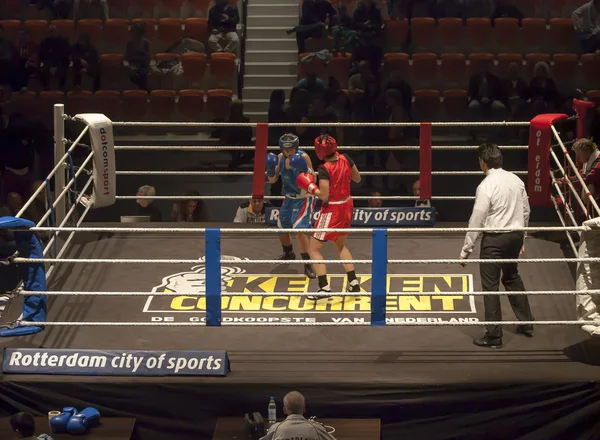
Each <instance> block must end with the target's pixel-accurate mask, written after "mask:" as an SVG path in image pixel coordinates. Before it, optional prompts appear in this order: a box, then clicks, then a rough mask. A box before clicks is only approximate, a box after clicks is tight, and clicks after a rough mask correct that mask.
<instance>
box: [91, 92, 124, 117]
mask: <svg viewBox="0 0 600 440" xmlns="http://www.w3.org/2000/svg"><path fill="white" fill-rule="evenodd" d="M93 105H94V110H95V111H97V112H99V113H102V114H104V115H106V116H107V117H108V118H109V119H110V120H112V121H116V120H118V119H119V116H120V114H121V92H119V91H118V90H98V91H97V92H96V93H94V103H93Z"/></svg>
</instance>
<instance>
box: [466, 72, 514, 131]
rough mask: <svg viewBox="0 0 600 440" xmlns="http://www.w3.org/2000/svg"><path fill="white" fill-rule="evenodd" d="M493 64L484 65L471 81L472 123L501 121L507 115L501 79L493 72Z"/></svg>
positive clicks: (470, 104)
mask: <svg viewBox="0 0 600 440" xmlns="http://www.w3.org/2000/svg"><path fill="white" fill-rule="evenodd" d="M491 69H492V65H491V62H489V61H486V62H484V63H482V69H481V71H480V72H479V73H476V74H475V75H473V76H472V77H471V79H470V81H469V99H470V102H469V108H468V110H469V114H470V117H471V120H472V121H480V120H492V121H501V120H502V119H504V116H505V114H506V107H505V106H504V104H503V103H502V101H503V99H504V90H503V87H502V83H501V81H500V78H498V77H497V76H496V75H494V74H493V73H492V72H491Z"/></svg>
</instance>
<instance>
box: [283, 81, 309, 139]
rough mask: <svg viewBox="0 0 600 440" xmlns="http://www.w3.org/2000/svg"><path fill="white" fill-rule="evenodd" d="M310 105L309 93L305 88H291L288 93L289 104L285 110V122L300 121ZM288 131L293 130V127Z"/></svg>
mask: <svg viewBox="0 0 600 440" xmlns="http://www.w3.org/2000/svg"><path fill="white" fill-rule="evenodd" d="M309 107H310V93H308V90H306V89H296V88H295V87H294V88H293V89H292V92H291V93H290V105H289V106H288V108H287V109H286V110H285V119H286V121H287V122H300V121H301V120H302V118H304V117H305V116H306V115H307V114H308V109H309ZM289 131H293V132H295V127H294V128H291V129H290V130H289Z"/></svg>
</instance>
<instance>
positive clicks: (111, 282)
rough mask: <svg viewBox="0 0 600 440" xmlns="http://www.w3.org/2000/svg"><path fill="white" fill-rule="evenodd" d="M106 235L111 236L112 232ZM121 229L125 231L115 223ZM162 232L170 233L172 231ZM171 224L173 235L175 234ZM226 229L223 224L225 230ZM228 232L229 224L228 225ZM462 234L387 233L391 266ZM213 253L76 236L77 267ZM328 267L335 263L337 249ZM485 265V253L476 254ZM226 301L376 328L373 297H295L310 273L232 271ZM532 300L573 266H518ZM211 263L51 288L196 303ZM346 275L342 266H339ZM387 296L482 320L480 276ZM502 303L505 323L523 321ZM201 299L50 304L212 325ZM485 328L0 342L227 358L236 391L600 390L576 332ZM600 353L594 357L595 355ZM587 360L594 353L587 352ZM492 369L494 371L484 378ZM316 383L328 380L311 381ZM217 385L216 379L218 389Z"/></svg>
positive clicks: (355, 244) (88, 271) (457, 241)
mask: <svg viewBox="0 0 600 440" xmlns="http://www.w3.org/2000/svg"><path fill="white" fill-rule="evenodd" d="M105 226H107V225H105ZM111 226H116V225H111ZM164 226H165V225H163V227H164ZM166 226H168V225H166ZM223 226H224V227H225V225H223ZM227 226H229V225H227ZM462 242H463V235H462V234H455V235H449V234H436V233H434V232H433V231H432V233H429V234H427V235H420V236H419V235H413V234H411V235H406V236H400V235H391V236H390V243H389V258H390V259H392V258H394V259H411V258H414V259H430V258H431V259H433V258H456V257H457V256H458V254H459V251H460V248H461V245H462ZM348 244H349V248H350V250H351V251H352V252H353V255H354V258H356V259H371V238H370V236H368V235H364V234H363V235H357V236H355V237H352V238H351V239H349V242H348ZM221 251H222V255H223V256H229V257H232V258H234V257H235V258H249V259H271V258H274V257H276V256H277V255H279V254H280V252H281V247H280V245H279V243H278V241H277V239H276V237H275V235H273V234H269V235H267V234H262V235H261V234H256V233H252V234H244V235H242V234H229V235H224V236H223V239H222V241H221ZM203 255H204V237H203V235H202V234H197V235H192V234H179V235H177V234H171V233H169V234H165V233H150V234H124V233H115V234H104V235H98V234H92V233H79V234H77V236H76V240H75V241H74V244H73V245H72V247H71V250H70V252H69V254H68V257H69V258H164V259H169V258H173V259H194V258H201V257H202V256H203ZM525 256H526V257H528V258H541V257H545V258H547V257H550V258H555V257H556V258H557V257H562V256H563V254H562V251H561V249H560V246H559V244H557V243H554V242H551V241H546V240H543V239H538V238H531V239H529V240H528V241H527V250H526V254H525ZM325 257H326V258H327V257H331V258H334V255H333V249H328V252H327V253H326V254H325ZM473 257H474V258H476V257H477V253H475V254H474V255H473ZM223 266H224V267H228V279H227V286H226V287H225V289H226V290H229V291H247V292H248V297H235V298H230V299H229V302H227V301H226V302H224V308H225V312H224V314H223V316H224V319H225V321H228V320H235V321H237V322H240V321H243V322H259V321H260V320H261V319H262V320H270V321H271V322H277V321H287V322H289V321H293V322H307V321H311V320H314V321H319V322H320V321H329V322H331V321H336V320H337V321H338V322H354V321H355V320H359V321H360V320H363V321H364V322H368V320H369V316H370V313H369V302H368V301H369V298H362V299H358V298H351V297H346V298H345V299H344V298H341V297H334V298H332V299H329V300H320V301H319V303H318V304H317V305H316V306H315V304H314V302H312V301H308V300H306V299H304V298H301V297H299V296H297V295H294V292H302V291H315V290H316V288H317V283H316V280H312V281H310V283H308V282H307V279H306V278H305V277H304V276H303V275H302V272H301V269H302V266H301V265H278V266H267V265H248V264H238V265H236V263H235V261H232V262H231V264H230V265H223ZM520 270H521V274H522V277H523V279H524V282H525V285H526V287H527V288H528V289H529V290H569V289H573V287H574V281H573V275H572V268H570V267H569V266H568V265H567V264H562V263H561V264H546V265H541V264H535V265H532V264H522V265H520ZM203 271H204V265H203V264H202V263H201V262H200V263H199V264H198V265H197V266H195V267H190V265H178V264H176V265H156V264H130V265H123V264H119V265H117V264H76V265H72V264H62V265H60V266H59V267H58V270H57V271H56V272H55V273H54V274H53V276H52V280H51V282H50V284H49V289H50V290H81V291H119V290H122V291H144V292H145V291H148V292H151V291H156V292H161V291H165V290H171V291H178V290H179V291H198V292H202V291H203V289H204V287H203V283H204V275H203ZM330 272H331V273H332V274H340V275H342V268H341V266H337V267H336V266H331V267H330ZM356 272H357V274H361V277H360V280H361V282H362V283H363V288H364V289H365V290H366V291H369V289H370V281H369V274H370V273H371V268H370V265H363V266H359V267H357V270H356ZM343 279H344V277H343V276H339V277H334V280H333V281H332V288H333V289H334V290H335V289H336V288H337V289H340V288H342V284H341V283H342V282H343ZM389 286H390V291H416V292H419V291H421V289H422V290H423V291H425V292H435V291H436V289H438V291H440V290H441V291H443V290H446V291H464V292H465V295H464V296H457V297H455V298H444V297H436V296H435V294H433V295H432V296H430V297H397V296H396V297H391V298H389V299H388V314H387V317H388V319H390V320H405V319H407V318H435V319H441V320H451V319H457V320H461V319H462V320H464V319H470V320H473V319H480V320H482V319H483V301H482V298H481V297H473V296H469V295H468V292H469V291H477V290H480V288H481V284H480V280H479V275H478V266H477V265H468V266H467V267H466V268H462V267H461V266H459V265H456V266H453V265H389ZM260 291H275V292H286V291H288V292H290V294H289V296H286V295H283V296H282V295H279V296H277V297H260V296H252V292H260ZM530 300H531V307H532V310H533V313H534V316H535V318H536V319H537V320H552V319H556V320H572V319H575V298H574V297H572V296H559V297H557V296H554V297H548V296H535V297H530ZM502 301H503V303H502V304H503V310H504V312H505V313H504V320H512V319H514V315H513V313H512V311H511V309H510V306H509V304H508V301H507V300H506V298H505V297H503V299H502ZM20 307H21V306H20V304H18V301H15V302H14V303H13V304H11V305H10V306H9V308H8V310H7V312H6V313H5V316H3V319H14V317H15V315H17V316H18V312H19V311H20ZM203 307H204V302H203V299H202V298H201V297H194V296H182V297H171V296H169V297H165V296H163V297H158V296H151V295H148V296H143V297H141V296H138V297H128V296H123V297H114V296H111V297H101V296H69V297H64V296H63V297H52V298H51V299H50V302H49V313H48V320H49V321H114V322H121V321H135V322H150V321H152V320H154V321H176V322H179V321H184V322H188V321H194V320H201V319H202V318H203V317H204V315H205V314H204V310H203ZM482 333H483V328H481V327H435V328H432V327H427V328H425V327H391V326H388V327H352V326H337V327H298V326H287V327H250V326H248V327H225V326H224V327H221V328H204V327H198V328H196V327H193V328H190V327H187V328H183V327H169V328H165V327H135V328H133V327H112V328H111V327H78V326H72V327H50V328H47V329H46V330H45V331H44V332H42V333H40V334H38V335H34V336H32V337H28V338H21V339H18V340H17V339H14V340H10V339H9V340H0V347H1V346H8V345H11V346H19V347H26V346H44V347H52V348H96V349H171V350H175V349H223V350H227V351H228V352H229V355H230V359H231V365H232V373H231V374H230V376H229V377H228V378H227V379H226V380H234V381H243V382H246V383H247V382H254V383H256V382H261V381H264V380H277V381H279V382H280V383H281V382H283V383H285V382H286V381H288V380H292V379H291V378H293V380H295V381H297V380H300V381H307V382H320V381H327V382H336V381H339V382H345V383H348V382H355V381H356V382H365V381H371V382H373V381H375V382H386V383H396V384H398V383H406V384H410V383H413V384H414V383H420V384H437V383H461V382H472V381H480V382H486V383H488V382H495V381H506V380H523V381H527V380H534V381H535V380H545V381H569V380H571V379H577V380H582V379H583V380H596V379H600V369H599V368H596V366H595V365H600V361H598V360H597V359H595V358H594V357H596V358H597V357H598V356H597V355H595V354H594V353H593V352H597V351H598V350H597V346H596V344H595V343H594V341H590V340H589V337H588V336H587V335H586V334H585V333H583V332H582V331H581V330H580V329H579V327H577V326H575V327H574V326H569V327H566V326H553V327H549V326H538V327H536V333H535V337H534V338H531V339H530V338H525V337H523V336H520V335H517V334H516V333H515V329H514V327H513V328H511V327H507V328H506V329H505V335H504V344H505V347H504V349H501V350H489V349H484V348H478V347H476V346H474V345H473V344H472V339H473V338H474V337H478V336H480V335H481V334H482ZM591 346H592V347H591ZM590 348H594V349H593V350H591V349H590ZM489 364H493V371H492V370H491V369H490V368H488V366H489ZM316 371H318V374H316V373H315V372H316ZM209 380H210V379H209Z"/></svg>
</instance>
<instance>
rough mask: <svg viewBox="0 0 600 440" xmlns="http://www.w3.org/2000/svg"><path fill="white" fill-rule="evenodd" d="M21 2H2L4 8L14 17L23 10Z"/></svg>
mask: <svg viewBox="0 0 600 440" xmlns="http://www.w3.org/2000/svg"><path fill="white" fill-rule="evenodd" d="M23 5H24V2H23V0H4V5H3V6H4V8H5V9H6V10H7V11H9V13H10V14H12V15H14V14H15V13H18V12H19V11H21V10H22V9H23Z"/></svg>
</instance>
